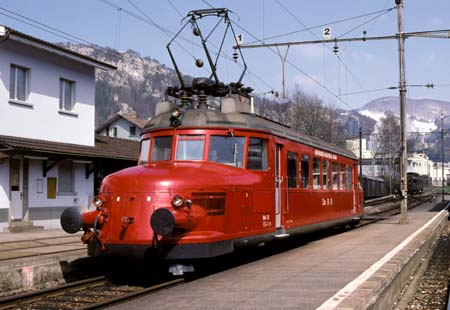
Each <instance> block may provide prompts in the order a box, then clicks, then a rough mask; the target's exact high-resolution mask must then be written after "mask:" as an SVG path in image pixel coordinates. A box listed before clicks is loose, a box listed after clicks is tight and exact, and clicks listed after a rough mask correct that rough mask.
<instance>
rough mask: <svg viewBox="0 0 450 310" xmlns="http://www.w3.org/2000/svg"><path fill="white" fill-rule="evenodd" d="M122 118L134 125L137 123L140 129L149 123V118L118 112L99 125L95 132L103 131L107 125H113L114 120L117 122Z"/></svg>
mask: <svg viewBox="0 0 450 310" xmlns="http://www.w3.org/2000/svg"><path fill="white" fill-rule="evenodd" d="M120 118H123V119H124V120H126V121H128V122H130V123H132V124H133V125H135V126H136V127H138V128H140V129H142V128H144V127H145V125H146V124H147V123H148V120H146V119H143V118H139V117H134V116H130V115H124V114H120V113H117V114H116V115H114V116H113V117H111V118H110V119H108V120H106V121H105V122H104V123H103V124H101V125H100V126H98V127H97V129H96V130H95V132H96V133H99V132H101V131H102V130H104V129H105V128H106V127H108V126H111V125H112V124H113V123H114V122H116V121H117V120H119V119H120Z"/></svg>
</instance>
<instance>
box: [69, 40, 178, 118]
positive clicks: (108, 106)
mask: <svg viewBox="0 0 450 310" xmlns="http://www.w3.org/2000/svg"><path fill="white" fill-rule="evenodd" d="M61 45H62V46H63V47H65V48H69V49H71V50H73V51H75V52H77V53H80V54H83V55H86V56H89V57H93V58H95V59H97V60H100V61H104V62H107V63H111V64H113V65H115V66H116V67H117V70H112V71H101V70H97V72H96V85H95V90H96V95H95V106H96V109H95V110H96V111H95V114H96V115H95V119H96V126H98V125H99V124H101V123H103V122H104V121H105V120H107V119H108V118H110V117H111V116H113V115H114V114H116V113H118V112H125V113H126V112H136V114H137V115H138V116H139V117H140V118H149V117H152V116H153V115H154V112H155V105H156V103H157V102H158V101H160V100H163V99H164V92H165V89H166V87H167V86H168V85H170V86H173V85H178V78H177V76H176V72H175V70H173V69H171V68H168V67H167V66H165V65H164V64H161V63H159V62H158V61H157V60H155V59H152V58H150V57H142V56H140V55H139V53H137V52H135V51H133V50H127V51H125V52H119V51H117V50H114V49H112V48H107V47H99V46H95V45H94V46H92V45H84V44H73V43H62V44H61Z"/></svg>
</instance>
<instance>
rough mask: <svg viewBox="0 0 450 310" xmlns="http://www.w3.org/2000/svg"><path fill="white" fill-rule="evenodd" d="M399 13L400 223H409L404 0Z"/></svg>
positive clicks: (396, 1) (399, 5)
mask: <svg viewBox="0 0 450 310" xmlns="http://www.w3.org/2000/svg"><path fill="white" fill-rule="evenodd" d="M395 4H396V5H397V13H398V56H399V71H400V82H399V84H400V85H399V91H400V141H401V159H400V191H401V195H402V203H401V213H400V220H399V223H400V224H406V223H408V184H407V182H408V181H407V175H406V166H407V160H408V158H407V154H408V152H407V149H406V82H405V37H404V33H403V1H402V0H395Z"/></svg>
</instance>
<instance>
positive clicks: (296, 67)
mask: <svg viewBox="0 0 450 310" xmlns="http://www.w3.org/2000/svg"><path fill="white" fill-rule="evenodd" d="M233 24H234V25H236V26H237V27H238V28H239V29H241V30H242V31H244V32H245V33H247V34H248V35H249V36H251V37H252V38H254V39H255V40H257V42H261V40H260V39H258V38H257V37H256V36H255V35H253V34H252V33H251V32H249V31H248V30H247V29H245V28H244V27H242V26H240V25H239V24H238V23H236V22H234V21H233ZM267 48H268V49H269V50H270V51H271V52H272V53H274V54H275V55H277V56H278V53H277V51H275V50H274V49H273V48H271V47H267ZM286 63H288V64H289V65H291V66H292V67H293V68H295V69H296V70H297V71H299V72H300V73H302V74H303V75H305V76H306V77H307V78H309V79H310V80H311V81H313V82H314V83H315V84H317V85H318V86H320V87H321V88H322V89H324V90H325V91H326V92H327V93H329V94H330V95H332V96H333V97H334V98H336V99H337V100H338V101H340V102H341V103H343V104H345V105H346V106H347V107H348V108H349V109H351V110H352V109H353V108H352V107H351V106H350V105H349V104H348V103H347V102H345V101H344V100H342V99H341V98H339V96H338V95H336V94H335V93H334V92H333V91H332V90H330V89H329V88H328V87H326V86H325V85H323V84H322V83H320V81H318V80H317V79H315V78H314V77H312V76H311V75H309V74H308V73H306V72H305V71H303V70H302V69H300V68H299V67H298V66H297V65H296V64H295V63H293V62H292V61H290V60H289V59H286Z"/></svg>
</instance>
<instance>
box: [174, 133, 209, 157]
mask: <svg viewBox="0 0 450 310" xmlns="http://www.w3.org/2000/svg"><path fill="white" fill-rule="evenodd" d="M204 149H205V136H204V135H180V136H178V145H177V156H176V159H177V160H202V159H203V150H204Z"/></svg>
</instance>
